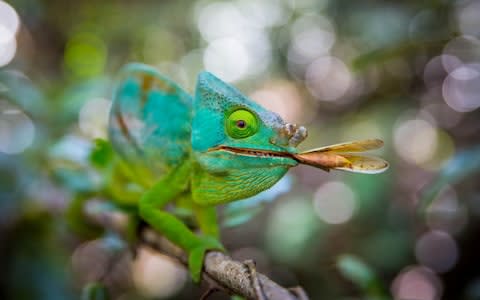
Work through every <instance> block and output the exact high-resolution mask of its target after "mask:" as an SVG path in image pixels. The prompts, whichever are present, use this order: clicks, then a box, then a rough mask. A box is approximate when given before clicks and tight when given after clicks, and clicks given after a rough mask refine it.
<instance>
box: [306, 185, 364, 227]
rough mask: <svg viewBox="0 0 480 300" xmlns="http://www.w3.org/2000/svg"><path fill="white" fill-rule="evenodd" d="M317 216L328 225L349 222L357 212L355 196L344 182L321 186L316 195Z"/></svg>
mask: <svg viewBox="0 0 480 300" xmlns="http://www.w3.org/2000/svg"><path fill="white" fill-rule="evenodd" d="M313 201H314V207H315V212H316V213H317V215H318V216H319V217H320V218H321V219H322V220H323V221H324V222H326V223H329V224H340V223H344V222H347V221H348V220H350V218H351V217H352V216H353V213H354V211H355V206H356V203H355V194H354V193H353V191H352V189H350V187H348V186H347V185H346V184H344V183H343V182H338V181H331V182H327V183H325V184H323V185H322V186H320V187H319V188H318V189H317V191H316V192H315V195H314V199H313Z"/></svg>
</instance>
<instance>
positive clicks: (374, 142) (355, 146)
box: [304, 139, 383, 153]
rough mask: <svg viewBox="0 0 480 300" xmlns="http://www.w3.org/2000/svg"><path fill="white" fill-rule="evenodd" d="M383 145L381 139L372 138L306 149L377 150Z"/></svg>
mask: <svg viewBox="0 0 480 300" xmlns="http://www.w3.org/2000/svg"><path fill="white" fill-rule="evenodd" d="M382 146H383V141H382V140H379V139H370V140H362V141H353V142H347V143H341V144H335V145H330V146H325V147H321V148H317V149H313V150H309V151H306V152H304V153H308V152H343V153H347V152H365V151H369V150H375V149H378V148H381V147H382Z"/></svg>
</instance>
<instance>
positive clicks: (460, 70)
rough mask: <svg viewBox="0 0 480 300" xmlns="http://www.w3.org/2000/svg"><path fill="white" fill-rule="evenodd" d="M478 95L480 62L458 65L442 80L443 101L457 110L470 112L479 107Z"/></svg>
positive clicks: (479, 90) (479, 98) (479, 92)
mask: <svg viewBox="0 0 480 300" xmlns="http://www.w3.org/2000/svg"><path fill="white" fill-rule="evenodd" d="M479 50H480V48H479ZM479 95H480V64H478V63H476V64H464V65H460V66H458V67H457V68H455V69H454V70H452V72H451V73H450V74H449V75H448V76H447V77H446V78H445V80H444V82H443V97H444V99H445V102H446V103H447V104H448V106H450V107H451V108H452V109H454V110H456V111H458V112H470V111H473V110H475V109H477V108H478V107H480V97H479Z"/></svg>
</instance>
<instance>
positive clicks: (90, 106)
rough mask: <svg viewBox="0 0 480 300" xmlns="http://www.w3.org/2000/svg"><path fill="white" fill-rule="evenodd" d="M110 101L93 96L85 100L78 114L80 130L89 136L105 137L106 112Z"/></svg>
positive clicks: (108, 109) (107, 112)
mask: <svg viewBox="0 0 480 300" xmlns="http://www.w3.org/2000/svg"><path fill="white" fill-rule="evenodd" d="M110 106H111V101H110V100H107V99H104V98H93V99H91V100H89V101H87V102H86V103H85V104H84V105H83V107H82V109H81V110H80V113H79V116H78V123H79V126H80V129H81V130H82V132H83V133H84V134H85V135H87V136H89V137H91V138H106V137H107V124H108V114H109V112H110Z"/></svg>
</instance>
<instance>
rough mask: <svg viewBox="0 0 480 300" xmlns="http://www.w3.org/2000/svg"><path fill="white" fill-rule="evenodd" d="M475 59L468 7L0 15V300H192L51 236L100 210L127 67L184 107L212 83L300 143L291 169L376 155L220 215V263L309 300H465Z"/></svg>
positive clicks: (477, 215) (301, 171) (475, 292)
mask: <svg viewBox="0 0 480 300" xmlns="http://www.w3.org/2000/svg"><path fill="white" fill-rule="evenodd" d="M479 39H480V1H474V0H471V1H468V0H462V1H448V0H431V1H413V0H412V1H380V0H370V1H346V0H336V1H333V0H318V1H315V0H244V1H240V0H237V1H235V0H231V1H206V0H198V1H173V0H172V1H144V0H142V1H111V0H104V1H90V0H88V1H58V0H57V1H55V0H51V1H46V0H39V1H28V0H17V1H7V2H4V1H0V266H1V270H2V272H1V275H0V298H1V299H78V298H79V295H80V291H81V288H82V286H83V285H84V284H86V283H88V282H92V281H97V282H103V283H105V284H106V285H107V286H108V288H109V290H110V292H111V295H112V299H122V300H125V299H197V298H198V297H199V295H201V293H202V292H203V291H204V288H205V287H202V288H199V287H198V286H196V285H194V284H192V283H191V281H190V279H189V277H188V274H186V273H185V271H184V270H183V269H181V268H179V267H178V266H177V265H176V264H174V263H173V262H172V261H170V260H168V259H166V258H165V257H163V256H161V255H158V254H157V253H154V252H153V251H151V250H150V249H148V248H145V247H142V248H140V249H138V251H137V253H136V255H135V256H134V257H133V256H132V254H131V252H130V251H128V245H126V244H125V242H123V241H122V240H121V239H119V238H118V237H117V236H115V235H114V234H111V233H105V232H103V231H101V230H100V229H99V228H95V227H93V228H92V227H91V226H83V225H81V224H80V223H79V222H77V221H76V220H75V216H73V219H74V221H72V220H71V219H70V220H69V219H66V218H65V216H66V215H68V214H69V210H68V207H70V206H71V205H70V204H71V203H75V201H76V200H79V199H80V200H82V199H87V198H91V197H97V198H100V199H101V197H102V195H101V193H100V192H99V191H100V190H101V185H102V178H101V175H99V174H98V172H95V170H94V168H92V166H91V161H90V160H89V159H88V155H89V152H90V150H91V148H92V141H93V140H94V139H95V138H105V137H106V134H105V133H106V128H107V126H108V124H107V115H108V111H109V107H110V102H111V94H112V85H113V84H112V81H113V78H114V76H115V74H116V73H117V72H118V70H119V68H120V67H121V66H122V65H124V64H125V63H127V62H131V61H139V62H144V63H147V64H151V65H153V66H155V67H157V68H158V69H159V70H160V71H161V72H163V73H165V74H167V75H168V76H170V77H171V78H173V79H174V80H175V81H177V82H178V83H179V84H180V85H181V86H183V87H184V88H185V89H186V90H187V91H190V92H191V91H192V90H193V88H194V85H195V80H196V75H197V73H198V72H199V71H201V70H204V69H206V70H209V71H211V72H212V73H214V74H216V75H217V76H218V77H220V78H222V79H224V80H225V81H227V82H229V83H231V84H233V85H235V86H236V87H238V88H239V89H240V90H241V91H242V92H244V93H245V94H246V95H249V96H250V97H251V98H252V99H254V100H255V101H258V102H259V103H261V104H262V105H264V106H265V107H267V108H269V109H271V110H273V111H276V112H277V113H279V114H280V115H281V116H282V117H283V118H284V119H285V120H287V121H289V122H295V123H299V124H302V125H305V126H307V127H308V129H309V138H308V139H307V140H306V141H305V142H304V143H303V144H302V145H301V146H302V147H301V148H302V149H308V148H313V147H319V146H322V145H328V144H332V143H337V142H342V141H349V140H356V139H365V138H374V137H375V138H381V139H383V140H384V141H385V147H384V148H383V149H382V150H381V151H377V152H376V153H375V154H377V155H379V156H381V157H384V158H386V159H387V160H388V161H389V162H390V163H391V167H390V169H389V170H388V171H387V172H385V173H383V174H380V175H375V176H365V175H355V174H353V175H352V174H345V173H341V172H331V173H326V172H322V171H320V170H318V169H314V168H310V167H306V166H305V167H304V166H300V167H297V168H294V169H293V170H291V171H290V172H289V175H288V176H287V177H285V178H284V179H283V180H282V181H280V182H279V183H278V184H277V185H276V186H275V187H274V188H272V190H270V191H268V192H266V193H263V194H261V195H259V196H257V197H254V198H253V199H249V200H247V201H241V202H236V203H234V204H232V205H229V206H226V207H223V208H222V223H223V226H224V227H223V230H222V235H223V240H224V243H225V245H226V247H227V248H228V249H229V251H230V253H231V254H232V255H233V256H234V257H235V258H237V259H246V258H251V259H254V260H256V262H257V265H258V269H259V271H261V272H264V273H266V274H267V275H268V276H270V277H271V278H272V279H273V280H275V281H277V282H279V283H280V284H282V285H285V286H294V285H298V284H300V285H302V286H303V287H304V288H305V290H306V291H307V293H308V294H309V296H310V297H311V299H410V300H435V299H469V300H470V299H472V300H473V299H480V271H479V269H480V255H479V254H480V243H479V242H478V237H479V234H480V184H479V179H480V176H479V172H480V110H479V109H478V108H479V107H480V40H479ZM79 203H80V204H82V203H83V202H81V201H80V202H79ZM80 204H79V205H80ZM77 217H78V216H77ZM212 299H227V298H226V297H225V296H222V295H216V296H214V297H212Z"/></svg>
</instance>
